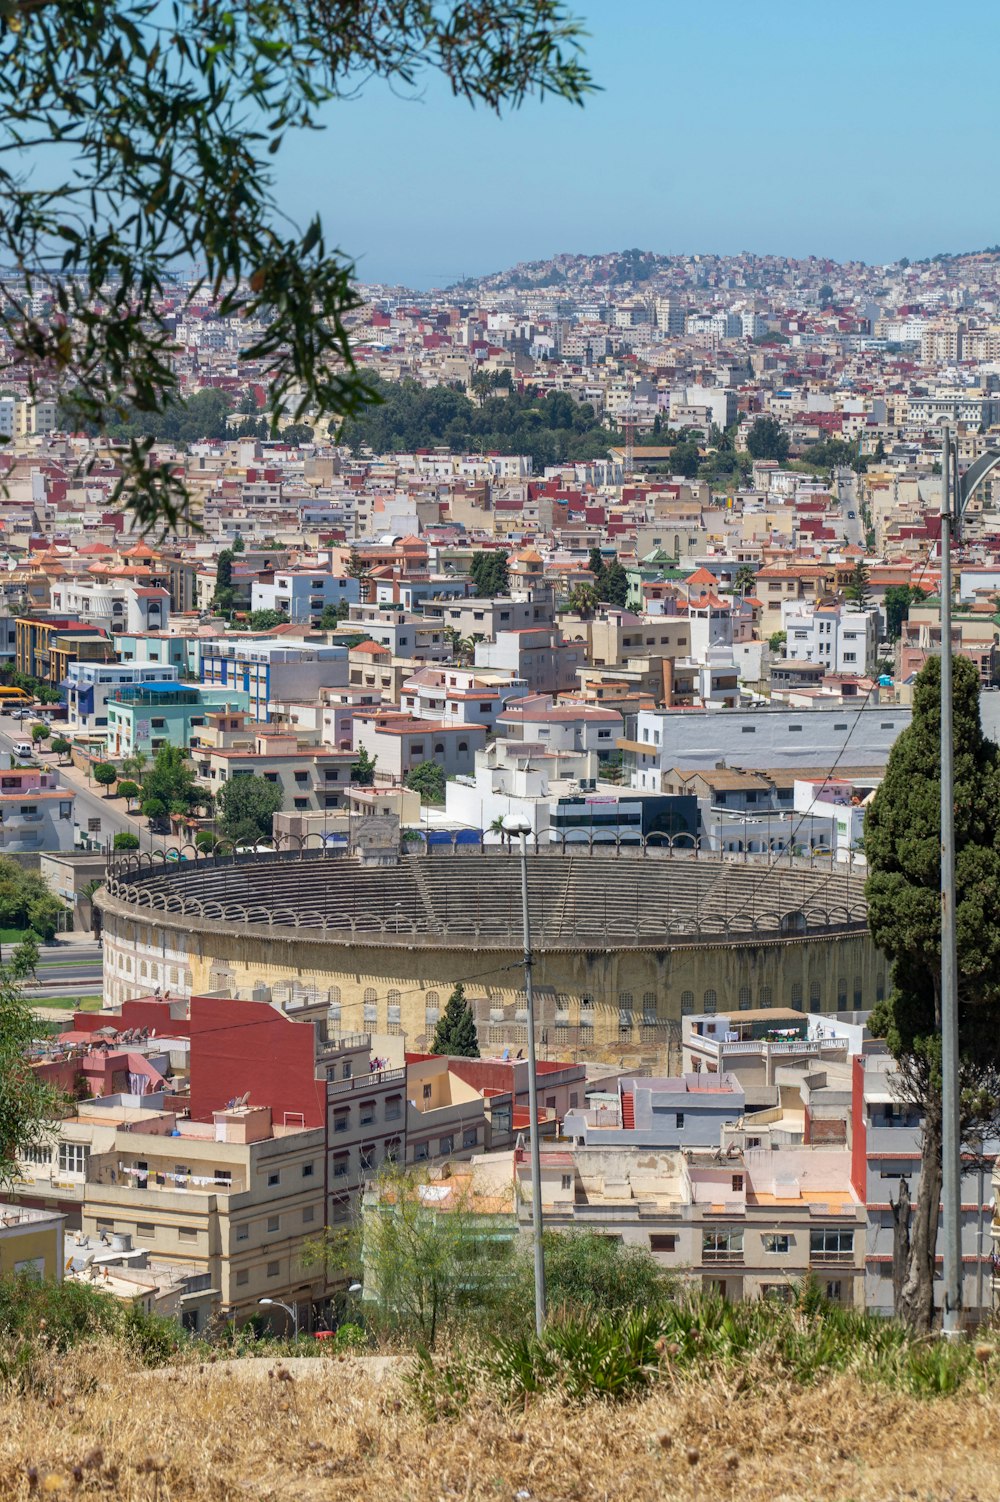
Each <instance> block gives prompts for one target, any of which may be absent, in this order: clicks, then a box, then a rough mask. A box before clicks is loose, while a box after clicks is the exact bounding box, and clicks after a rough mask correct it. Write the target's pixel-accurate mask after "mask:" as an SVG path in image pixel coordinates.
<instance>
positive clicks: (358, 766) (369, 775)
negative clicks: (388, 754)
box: [351, 746, 378, 788]
mask: <svg viewBox="0 0 1000 1502" xmlns="http://www.w3.org/2000/svg"><path fill="white" fill-rule="evenodd" d="M377 761H378V757H377V756H369V754H368V752H367V751H366V750H365V748H364V746H359V747H358V759H357V761H355V762H354V763H353V764H352V766H351V781H352V783H353V784H354V786H355V787H359V788H370V787H371V786H372V784H373V783H374V781H375V764H376V763H377Z"/></svg>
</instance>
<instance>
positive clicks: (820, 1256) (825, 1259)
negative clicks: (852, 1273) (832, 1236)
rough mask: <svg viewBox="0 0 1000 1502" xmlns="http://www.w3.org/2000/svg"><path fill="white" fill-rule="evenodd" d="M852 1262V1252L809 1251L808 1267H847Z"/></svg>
mask: <svg viewBox="0 0 1000 1502" xmlns="http://www.w3.org/2000/svg"><path fill="white" fill-rule="evenodd" d="M853 1262H854V1252H853V1251H850V1252H810V1253H809V1265H810V1267H849V1266H851V1265H852V1264H853Z"/></svg>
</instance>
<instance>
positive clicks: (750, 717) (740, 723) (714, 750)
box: [623, 704, 910, 792]
mask: <svg viewBox="0 0 1000 1502" xmlns="http://www.w3.org/2000/svg"><path fill="white" fill-rule="evenodd" d="M909 723H910V710H909V709H908V708H903V707H900V706H898V705H891V706H883V705H880V704H869V705H868V707H867V708H864V709H860V710H859V709H853V708H852V709H844V708H842V707H841V706H840V705H836V706H834V707H832V708H827V707H826V706H824V707H823V708H818V707H817V708H810V709H798V710H791V709H777V708H771V707H767V708H764V707H761V708H759V709H722V710H709V709H705V710H697V709H682V710H669V709H656V710H654V709H644V710H641V711H640V712H639V714H637V715H636V717H635V730H634V731H633V732H632V733H631V734H629V733H628V732H626V737H625V739H624V741H623V749H624V750H625V753H626V765H628V764H629V763H631V776H632V786H633V787H636V788H645V789H648V790H649V791H650V792H659V791H660V789H661V787H662V783H663V774H664V773H665V772H670V771H671V770H672V769H673V768H674V767H681V768H683V769H685V770H691V771H696V770H698V769H699V768H701V769H705V770H710V769H712V768H714V767H717V766H718V764H719V763H720V762H725V763H726V764H727V765H728V766H731V767H748V768H751V769H753V768H784V767H787V768H791V769H794V768H795V767H796V766H800V767H821V766H832V765H833V764H834V762H835V761H837V760H838V758H842V757H843V756H844V754H845V753H846V752H847V751H848V750H849V752H850V764H851V765H852V766H855V767H865V768H868V767H872V768H874V767H884V766H885V764H886V761H887V760H888V757H889V751H890V749H891V748H892V745H893V742H894V741H895V739H896V737H897V735H898V734H899V732H900V731H901V730H905V729H906V726H907V725H908V724H909Z"/></svg>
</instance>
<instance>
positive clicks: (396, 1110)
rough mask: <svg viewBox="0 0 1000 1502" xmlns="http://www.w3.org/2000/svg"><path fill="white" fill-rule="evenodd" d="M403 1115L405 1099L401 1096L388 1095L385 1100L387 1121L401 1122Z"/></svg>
mask: <svg viewBox="0 0 1000 1502" xmlns="http://www.w3.org/2000/svg"><path fill="white" fill-rule="evenodd" d="M402 1114H403V1097H402V1096H401V1095H387V1096H386V1098H385V1119H386V1121H399V1119H400V1118H401V1116H402Z"/></svg>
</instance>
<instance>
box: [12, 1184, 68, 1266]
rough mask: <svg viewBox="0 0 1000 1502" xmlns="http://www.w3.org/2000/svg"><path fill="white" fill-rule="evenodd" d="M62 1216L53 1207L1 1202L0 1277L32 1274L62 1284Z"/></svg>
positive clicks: (63, 1218) (63, 1220)
mask: <svg viewBox="0 0 1000 1502" xmlns="http://www.w3.org/2000/svg"><path fill="white" fill-rule="evenodd" d="M65 1219H66V1217H65V1216H64V1215H59V1214H57V1213H56V1212H55V1211H52V1210H31V1209H28V1208H27V1207H26V1206H23V1205H6V1204H4V1205H0V1277H3V1278H9V1277H12V1276H13V1275H14V1274H15V1273H31V1274H34V1275H36V1276H37V1277H39V1278H51V1279H52V1281H53V1282H55V1283H61V1282H62V1275H63V1225H64V1222H65Z"/></svg>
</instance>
